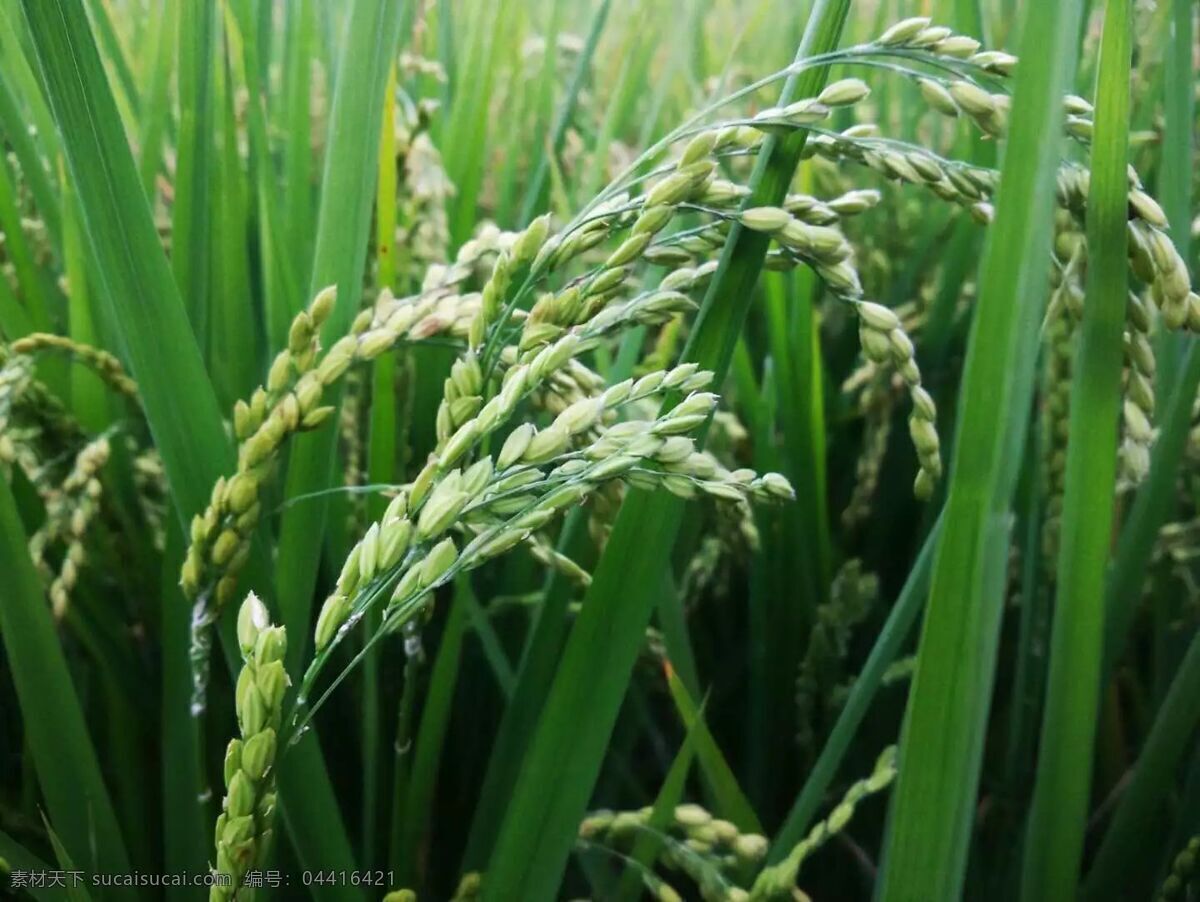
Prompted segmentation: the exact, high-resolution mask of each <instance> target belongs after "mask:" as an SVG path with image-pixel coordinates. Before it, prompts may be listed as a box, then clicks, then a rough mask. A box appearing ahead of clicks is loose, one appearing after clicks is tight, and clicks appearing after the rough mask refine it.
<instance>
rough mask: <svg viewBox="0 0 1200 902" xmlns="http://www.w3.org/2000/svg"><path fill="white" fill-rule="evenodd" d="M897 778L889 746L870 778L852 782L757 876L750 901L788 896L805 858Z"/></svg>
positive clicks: (893, 752)
mask: <svg viewBox="0 0 1200 902" xmlns="http://www.w3.org/2000/svg"><path fill="white" fill-rule="evenodd" d="M895 778H896V747H895V746H888V747H887V748H886V749H884V750H883V752H882V753H881V754H880V756H879V758H878V759H877V760H876V762H875V769H874V770H873V771H872V773H871V775H870V776H869V777H866V778H865V779H862V780H859V781H857V782H856V783H854V784H853V785H852V786H851V787H850V788H849V789H848V790H847V791H846V794H845V795H844V796H843V797H842V800H841V801H840V802H839V803H838V804H837V805H836V806H835V807H834V809H833V811H831V812H830V813H829V816H828V817H826V818H825V819H824V820H823V821H821V822H820V823H818V824H817V825H816V826H815V827H813V828H812V830H810V831H809V833H808V836H806V837H805V838H804V839H802V840H801V841H800V842H799V843H797V844H796V847H795V848H794V849H792V850H791V851H790V852H789V853H788V854H787V857H786V858H784V859H783V860H782V861H780V862H779V863H778V864H776V865H772V866H771V867H769V868H767V869H766V870H764V871H762V873H760V874H759V875H758V878H757V879H756V880H755V881H754V886H753V888H752V889H751V891H750V898H751V899H752V900H756V902H758V900H764V902H765V900H772V899H790V898H791V897H792V891H793V889H794V888H795V885H796V878H797V876H798V875H799V873H800V868H801V866H802V865H803V864H804V861H805V859H807V858H808V856H809V855H811V854H812V853H813V852H815V851H816V850H817V849H819V848H820V847H821V846H823V845H824V844H825V843H826V842H828V841H829V840H830V839H831V838H832V837H833V836H835V835H836V834H838V833H840V832H841V831H842V830H843V829H845V827H846V825H847V824H849V823H850V820H851V818H853V817H854V810H855V808H856V807H857V806H858V805H859V803H860V802H862V801H863V800H864V799H865V798H867V797H868V796H871V795H874V794H876V793H878V792H882V791H883V790H884V789H887V787H888V786H890V785H891V783H892V781H893V780H894V779H895Z"/></svg>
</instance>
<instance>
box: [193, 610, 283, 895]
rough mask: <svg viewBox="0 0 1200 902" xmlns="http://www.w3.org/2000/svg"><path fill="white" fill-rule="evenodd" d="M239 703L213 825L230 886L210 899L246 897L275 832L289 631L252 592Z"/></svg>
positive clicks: (219, 868) (240, 625) (242, 619)
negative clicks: (247, 881)
mask: <svg viewBox="0 0 1200 902" xmlns="http://www.w3.org/2000/svg"><path fill="white" fill-rule="evenodd" d="M237 639H238V647H239V649H240V650H241V653H242V670H241V672H240V673H239V674H238V679H237V687H236V694H235V699H236V708H237V720H238V731H239V733H240V736H239V737H238V738H236V739H233V740H230V743H229V747H228V748H227V749H226V751H225V797H224V799H223V800H222V802H221V814H220V815H219V816H218V817H217V824H216V830H215V842H216V872H217V873H219V874H224V875H227V876H228V877H229V878H231V883H230V885H221V886H216V885H214V886H213V887H212V889H211V891H210V893H209V898H210V899H211V900H214V902H215V900H224V899H232V898H235V897H236V898H238V899H245V898H248V897H249V896H250V895H251V894H252V893H253V890H252V889H247V888H245V887H243V885H242V884H243V882H244V880H245V877H246V872H247V871H248V870H251V869H253V868H256V867H259V866H261V864H262V862H263V860H264V856H265V854H266V850H267V848H268V847H269V846H270V843H271V837H272V835H273V833H274V821H275V808H276V803H275V759H276V755H277V753H278V751H279V750H278V748H277V747H278V744H279V728H280V721H281V719H282V717H283V697H284V694H285V693H286V692H287V688H288V676H287V672H286V671H285V670H284V666H283V658H284V655H285V654H286V652H287V635H286V633H285V632H284V629H283V627H281V626H272V625H271V622H270V617H269V615H268V613H267V609H266V606H265V605H263V603H262V602H261V601H259V599H258V597H257V596H255V595H254V593H253V592H251V593H250V594H249V595H247V596H246V600H245V601H244V602H243V603H242V607H241V609H240V610H239V611H238V622H237Z"/></svg>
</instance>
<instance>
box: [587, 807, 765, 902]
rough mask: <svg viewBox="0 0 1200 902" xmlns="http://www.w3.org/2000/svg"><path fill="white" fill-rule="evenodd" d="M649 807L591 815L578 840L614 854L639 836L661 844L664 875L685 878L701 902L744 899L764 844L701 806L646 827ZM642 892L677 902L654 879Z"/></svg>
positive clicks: (678, 810) (678, 809)
mask: <svg viewBox="0 0 1200 902" xmlns="http://www.w3.org/2000/svg"><path fill="white" fill-rule="evenodd" d="M652 815H653V809H651V808H641V809H638V810H636V811H607V810H605V811H596V812H593V813H591V814H589V815H588V816H587V817H585V818H584V819H583V821H582V823H581V824H580V825H579V836H580V839H581V840H583V841H585V842H587V843H591V844H595V845H602V846H605V847H607V848H611V849H615V850H618V851H622V852H624V851H627V850H629V849H631V848H632V847H633V846H634V845H635V843H636V842H637V841H638V839H639V838H641V837H642V836H645V835H651V836H654V837H655V838H656V839H658V840H659V841H660V842H661V844H662V845H661V851H660V852H659V857H660V860H661V862H662V865H663V866H664V867H665V868H666V869H667V870H669V871H679V872H681V873H683V874H684V875H686V876H687V877H688V878H689V879H690V880H691V881H692V882H693V883H695V884H696V888H697V890H698V891H699V894H700V897H701V898H702V899H704V900H706V902H740V900H745V899H747V898H749V894H748V893H747V891H746V890H745V889H744V888H743V887H742V884H745V883H747V882H748V880H749V878H750V876H752V875H753V873H754V872H755V871H756V870H757V869H758V868H759V867H760V866H761V863H762V861H763V859H764V858H765V857H766V854H767V847H768V842H767V838H766V837H765V836H762V835H761V834H758V833H743V832H742V831H740V830H739V829H738V828H737V825H735V824H734V823H732V822H731V821H728V820H724V819H722V818H717V817H714V816H713V815H712V814H711V813H710V812H709V811H708V810H706V809H705V808H704V807H702V806H701V805H696V804H692V803H687V804H683V805H677V806H676V807H675V809H674V811H673V812H672V813H671V817H670V820H669V822H668V823H667V824H666V825H665V826H664V827H663V829H661V830H656V829H654V828H653V827H652V826H651V818H652ZM649 876H651V878H652V880H651V881H650V883H649V884H648V886H647V888H648V889H650V890H651V891H652V892H653V893H655V894H656V897H657V898H659V899H679V898H681V896H679V895H678V893H677V892H676V890H674V889H673V888H672V887H671V886H670V885H668V884H665V883H664V882H663V881H661V879H659V878H658V877H657V875H654V874H650V875H649Z"/></svg>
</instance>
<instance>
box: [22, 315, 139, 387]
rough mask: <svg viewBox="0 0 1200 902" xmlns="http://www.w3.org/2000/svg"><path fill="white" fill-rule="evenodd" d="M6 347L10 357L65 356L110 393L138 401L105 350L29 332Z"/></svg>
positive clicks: (122, 369) (130, 381)
mask: <svg viewBox="0 0 1200 902" xmlns="http://www.w3.org/2000/svg"><path fill="white" fill-rule="evenodd" d="M9 347H10V349H11V350H12V352H13V353H14V354H36V353H38V352H39V351H44V350H52V351H59V352H62V353H64V354H69V355H70V356H71V357H73V358H74V359H75V360H77V361H78V362H79V363H81V364H83V365H84V366H87V367H89V368H90V369H92V370H93V371H95V373H96V375H97V376H99V377H100V378H101V379H102V380H103V381H104V382H105V384H107V385H108V386H109V387H110V388H111V389H112V390H113V391H115V392H117V393H118V394H122V395H125V396H126V397H128V398H131V399H132V400H134V401H136V400H138V390H137V383H136V382H134V381H133V379H131V378H130V377H129V375H128V374H127V373H126V372H125V367H123V366H122V365H121V362H120V361H119V360H117V358H116V357H114V356H113V355H112V354H110V353H108V352H107V351H105V350H102V349H100V348H95V347H92V346H91V345H86V344H83V343H82V342H78V341H73V340H72V339H70V338H67V337H65V336H62V335H54V334H52V333H49V332H33V333H31V334H29V335H25V336H23V337H21V338H18V339H17V340H16V341H14V342H13V343H12V344H11V345H10V346H9Z"/></svg>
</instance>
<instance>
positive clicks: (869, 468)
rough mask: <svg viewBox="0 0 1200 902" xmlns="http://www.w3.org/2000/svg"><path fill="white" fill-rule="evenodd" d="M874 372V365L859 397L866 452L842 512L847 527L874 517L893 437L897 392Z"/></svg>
mask: <svg viewBox="0 0 1200 902" xmlns="http://www.w3.org/2000/svg"><path fill="white" fill-rule="evenodd" d="M874 369H875V368H874V367H873V366H872V372H871V373H870V374H869V375H868V377H867V379H866V384H865V385H864V386H863V388H862V390H861V391H860V392H859V394H858V401H857V404H858V412H859V415H860V416H861V418H862V423H863V433H862V450H861V451H860V452H859V454H858V460H857V461H856V462H855V464H854V489H853V490H852V491H851V494H850V500H849V501H848V502H847V504H846V508H845V510H843V511H842V525H843V526H845V527H847V528H853V527H855V526H857V525H858V524H860V523H863V522H865V521H866V519H867V518H868V517H869V516H870V513H871V499H872V498H874V497H875V490H876V488H878V486H879V474H880V471H881V470H882V468H883V460H884V457H885V456H886V455H887V449H888V441H889V440H890V439H891V437H892V415H893V413H894V412H895V408H896V404H895V392H893V390H892V386H891V379H890V378H889V377H888V376H887V375H879V374H878V373H877V372H874ZM845 388H846V386H843V389H845Z"/></svg>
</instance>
